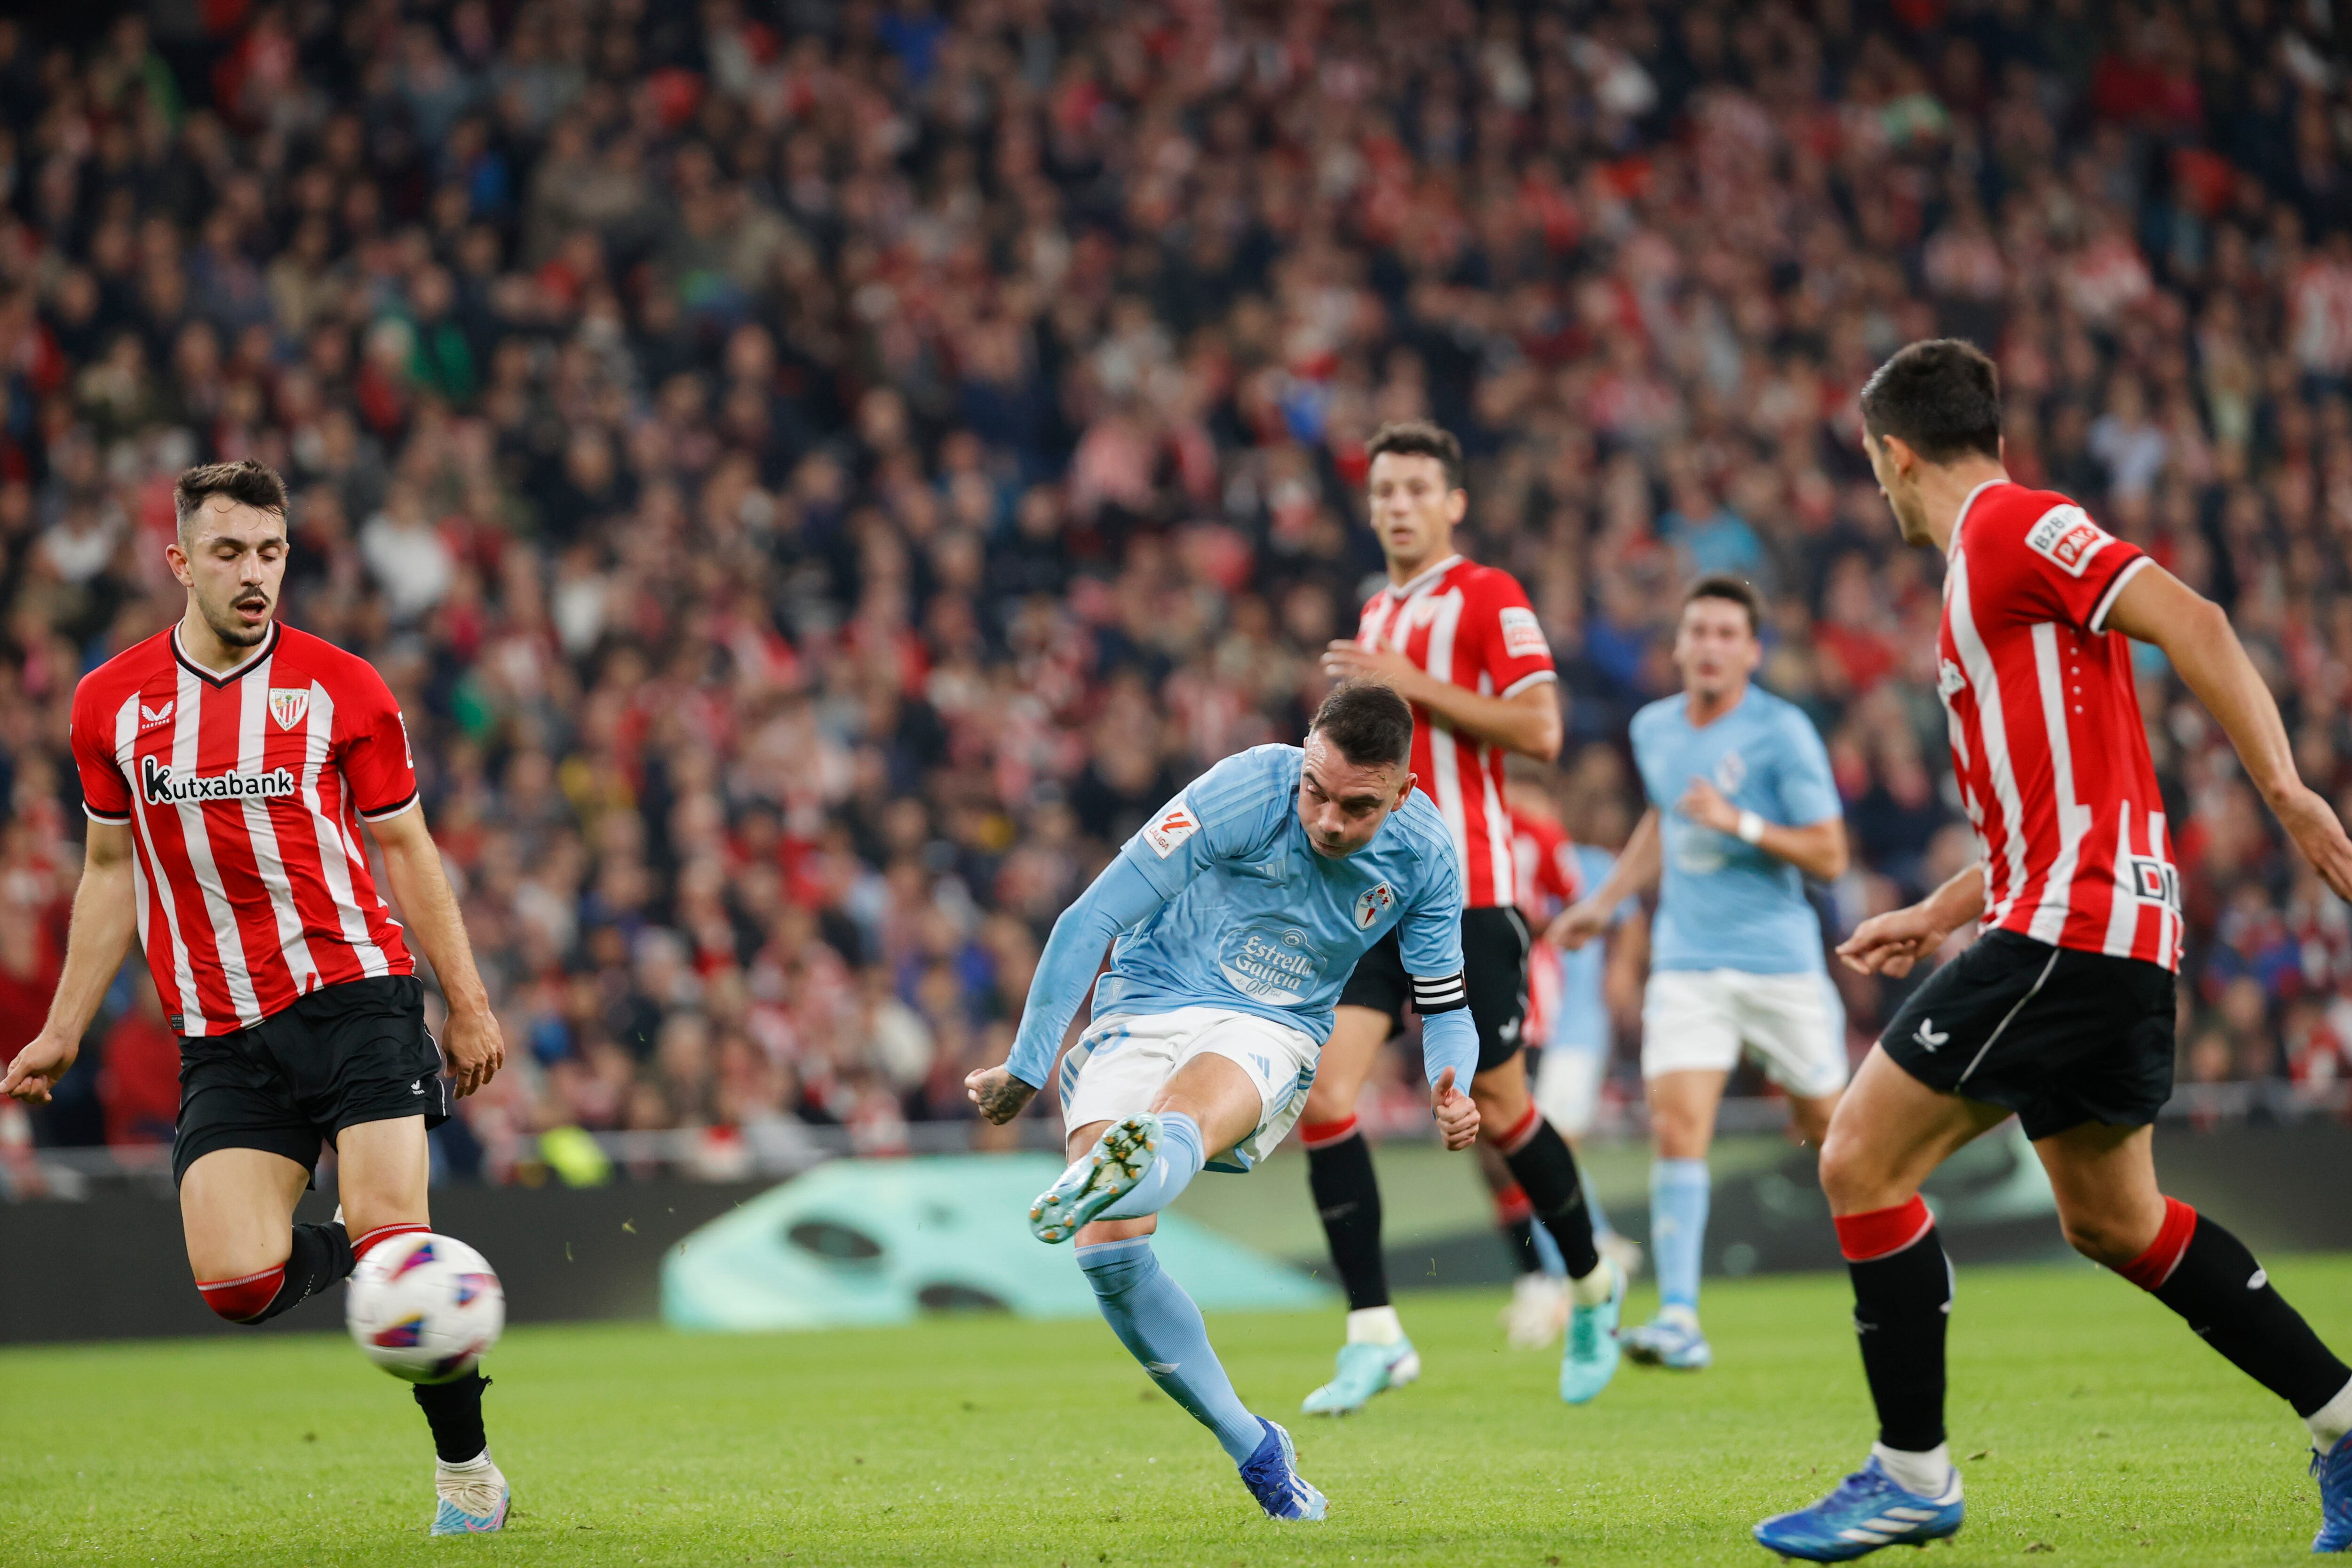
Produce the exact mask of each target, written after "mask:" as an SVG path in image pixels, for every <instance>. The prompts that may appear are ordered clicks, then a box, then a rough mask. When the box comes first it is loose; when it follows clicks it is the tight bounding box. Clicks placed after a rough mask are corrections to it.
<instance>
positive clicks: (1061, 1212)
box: [1029, 1110, 1160, 1242]
mask: <svg viewBox="0 0 2352 1568" xmlns="http://www.w3.org/2000/svg"><path fill="white" fill-rule="evenodd" d="M1159 1157H1160V1118H1158V1117H1157V1116H1154V1115H1153V1114H1152V1113H1151V1112H1150V1111H1148V1110H1147V1111H1145V1112H1143V1113H1142V1114H1141V1115H1139V1116H1130V1117H1128V1118H1127V1119H1126V1120H1125V1121H1114V1122H1112V1123H1111V1124H1110V1125H1109V1126H1108V1127H1107V1128H1105V1129H1103V1135H1102V1136H1101V1137H1099V1138H1097V1139H1096V1140H1095V1146H1094V1147H1093V1148H1091V1149H1089V1150H1087V1152H1085V1153H1083V1154H1081V1155H1079V1156H1078V1157H1077V1158H1076V1159H1075V1160H1073V1161H1071V1162H1070V1168H1069V1169H1068V1170H1066V1171H1064V1172H1063V1173H1062V1175H1061V1179H1060V1180H1059V1181H1056V1182H1055V1184H1053V1185H1052V1186H1050V1187H1047V1188H1046V1189H1045V1191H1044V1192H1042V1193H1040V1194H1037V1201H1036V1202H1035V1203H1034V1204H1031V1205H1029V1232H1030V1234H1031V1235H1033V1236H1034V1237H1036V1238H1037V1239H1038V1240H1040V1241H1044V1242H1062V1241H1067V1240H1069V1239H1070V1237H1074V1236H1076V1235H1077V1234H1078V1232H1079V1231H1080V1230H1081V1229H1082V1228H1084V1227H1085V1226H1086V1225H1087V1222H1088V1221H1089V1220H1091V1219H1093V1218H1094V1217H1095V1215H1098V1214H1100V1213H1102V1211H1103V1210H1105V1209H1107V1208H1108V1207H1110V1205H1113V1204H1115V1203H1117V1202H1118V1200H1119V1199H1120V1198H1121V1197H1123V1196H1125V1195H1126V1194H1128V1193H1129V1191H1131V1190H1132V1189H1133V1188H1134V1186H1135V1184H1136V1183H1138V1182H1139V1181H1141V1180H1143V1176H1144V1173H1145V1172H1147V1171H1149V1170H1150V1169H1151V1163H1152V1162H1153V1161H1154V1160H1156V1159H1158V1158H1159Z"/></svg>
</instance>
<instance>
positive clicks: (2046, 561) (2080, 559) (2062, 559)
mask: <svg viewBox="0 0 2352 1568" xmlns="http://www.w3.org/2000/svg"><path fill="white" fill-rule="evenodd" d="M1999 559H2000V563H2001V564H2002V566H2003V567H2004V568H2005V569H2006V570H2005V572H2004V575H2006V576H2008V577H2009V578H2010V581H2009V584H2007V585H2008V586H2009V588H2010V589H2011V595H2009V597H2010V598H2011V602H2013V603H2015V604H2017V605H2019V606H2020V610H2021V614H2022V615H2023V616H2025V617H2026V618H2028V619H2030V620H2036V621H2050V620H2055V621H2063V622H2065V623H2066V624H2067V625H2069V626H2080V627H2081V628H2082V629H2083V630H2084V631H2086V632H2092V633H2098V632H2104V631H2105V630H2106V629H2107V613H2108V612H2109V611H2110V610H2112V609H2114V608H2115V603H2116V595H2118V594H2120V593H2122V592H2123V588H2124V584H2126V583H2127V582H2129V581H2130V580H2131V579H2132V577H2133V575H2134V574H2137V572H2138V571H2139V570H2140V568H2142V567H2143V566H2145V565H2147V559H2148V558H2147V553H2146V552H2144V551H2142V550H2141V549H2140V548H2139V546H2138V545H2137V544H2133V543H2130V542H2127V541H2125V540H2121V539H2117V538H2116V536H2115V535H2114V534H2112V533H2109V532H2108V531H2106V530H2105V529H2104V528H2101V527H2100V526H2099V525H2098V524H2097V523H2095V522H2094V521H2091V516H2090V514H2089V513H2088V512H2086V511H2084V510H2083V509H2082V508H2081V507H2079V506H2076V505H2074V503H2073V502H2071V501H2069V502H2065V503H2063V504H2061V505H2058V506H2053V507H2052V508H2051V509H2050V510H2047V511H2045V512H2043V513H2042V515H2041V516H2040V517H2039V518H2037V519H2035V520H2034V521H2033V522H2032V524H2030V525H2029V526H2028V527H2027V528H2026V530H2025V533H2024V536H2023V538H2022V539H2017V540H2013V541H2011V542H2003V543H2002V545H2001V546H2000V549H1999ZM1969 562H1970V564H1971V565H1974V564H1975V562H1976V556H1975V553H1974V552H1971V554H1970V557H1969Z"/></svg>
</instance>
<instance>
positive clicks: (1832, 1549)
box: [1756, 1455, 1961, 1563]
mask: <svg viewBox="0 0 2352 1568" xmlns="http://www.w3.org/2000/svg"><path fill="white" fill-rule="evenodd" d="M1960 1511H1961V1510H1960V1472H1959V1471H1958V1470H1954V1471H1953V1472H1952V1482H1951V1485H1950V1487H1949V1488H1948V1489H1946V1491H1945V1494H1944V1495H1943V1496H1942V1497H1939V1498H1929V1497H1921V1496H1919V1495H1918V1494H1917V1493H1916V1492H1907V1491H1905V1490H1904V1489H1902V1488H1901V1487H1899V1486H1896V1485H1895V1479H1894V1478H1893V1477H1891V1476H1889V1475H1888V1474H1887V1473H1886V1470H1885V1467H1884V1466H1882V1465H1881V1464H1879V1462H1878V1458H1877V1456H1875V1455H1873V1456H1872V1457H1871V1460H1870V1462H1869V1463H1868V1464H1866V1465H1864V1466H1863V1467H1862V1468H1860V1469H1859V1470H1856V1471H1855V1472H1854V1473H1853V1474H1852V1475H1850V1476H1848V1477H1846V1479H1843V1480H1842V1481H1840V1482H1839V1483H1838V1487H1837V1490H1835V1491H1833V1492H1832V1493H1830V1495H1829V1496H1827V1497H1825V1498H1823V1499H1822V1500H1821V1501H1819V1502H1817V1503H1815V1504H1814V1505H1813V1506H1812V1507H1811V1508H1808V1509H1800V1510H1798V1511H1796V1512H1795V1513H1783V1514H1776V1515H1775V1516H1773V1517H1772V1518H1770V1519H1768V1520H1766V1521H1764V1522H1763V1523H1761V1524H1759V1525H1758V1526H1757V1527H1756V1539H1757V1541H1758V1542H1759V1543H1760V1544H1762V1545H1764V1546H1766V1547H1769V1549H1770V1550H1772V1551H1774V1552H1779V1553H1780V1555H1781V1556H1783V1557H1800V1558H1802V1559H1803V1560H1804V1561H1806V1562H1808V1563H1850V1562H1852V1561H1853V1559H1854V1558H1857V1557H1864V1556H1867V1555H1869V1554H1870V1553H1871V1552H1875V1551H1877V1550H1878V1549H1879V1548H1880V1547H1882V1546H1894V1545H1896V1544H1898V1543H1899V1544H1901V1545H1905V1546H1925V1545H1927V1542H1931V1541H1940V1540H1942V1539H1943V1538H1944V1537H1946V1536H1948V1535H1958V1533H1959V1532H1960Z"/></svg>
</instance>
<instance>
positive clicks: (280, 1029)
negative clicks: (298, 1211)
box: [172, 974, 449, 1184]
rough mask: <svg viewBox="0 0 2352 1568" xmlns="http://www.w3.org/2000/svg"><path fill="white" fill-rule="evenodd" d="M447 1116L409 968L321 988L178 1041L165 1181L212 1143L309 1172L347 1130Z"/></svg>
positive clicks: (428, 1123) (419, 988)
mask: <svg viewBox="0 0 2352 1568" xmlns="http://www.w3.org/2000/svg"><path fill="white" fill-rule="evenodd" d="M402 1116H422V1117H424V1118H425V1128H426V1130H427V1131H430V1130H431V1129H433V1128H436V1127H438V1126H440V1125H441V1123H443V1122H444V1121H447V1120H449V1085H448V1082H447V1080H446V1079H444V1078H442V1076H441V1050H440V1047H437V1046H436V1045H435V1044H434V1043H433V1037H432V1035H431V1034H430V1033H428V1032H427V1031H426V1029H425V985H424V983H423V982H422V981H420V980H418V979H417V978H416V976H415V975H414V974H385V975H375V976H372V977H370V978H368V979H365V980H350V981H345V982H344V983H343V984H340V985H328V986H322V987H321V988H320V989H319V990H316V991H313V992H311V993H310V994H309V995H308V996H304V997H301V998H299V1000H297V1001H296V1002H295V1003H294V1005H291V1006H289V1007H287V1008H285V1009H284V1010H282V1011H280V1012H277V1013H272V1014H271V1015H270V1016H268V1017H267V1018H264V1019H263V1020H261V1022H260V1023H258V1024H256V1025H255V1026H253V1027H251V1028H249V1029H239V1030H237V1031H236V1033H235V1034H231V1035H207V1036H202V1037H187V1036H183V1037H181V1039H180V1124H179V1131H178V1133H177V1135H176V1136H175V1137H173V1140H172V1180H173V1183H175V1184H176V1183H177V1182H178V1181H179V1180H180V1179H181V1178H182V1177H183V1176H184V1175H186V1174H187V1173H188V1167H189V1166H190V1165H193V1164H194V1163H196V1162H197V1161H198V1160H200V1159H202V1158H203V1157H204V1156H205V1155H206V1154H209V1153H211V1152H213V1151H214V1150H215V1149H262V1150H267V1151H268V1152H270V1153H272V1154H283V1155H285V1156H286V1157H287V1158H288V1159H289V1160H291V1161H293V1162H294V1163H296V1164H298V1165H300V1166H301V1167H302V1168H303V1169H305V1170H309V1169H310V1168H311V1167H312V1166H315V1165H316V1164H318V1163H319V1146H320V1144H321V1143H322V1142H330V1143H331V1142H334V1139H335V1135H336V1134H337V1133H339V1132H341V1131H342V1130H343V1129H344V1128H346V1127H352V1126H355V1125H357V1124H358V1123H360V1122H362V1121H392V1120H393V1119H394V1118H396V1117H402Z"/></svg>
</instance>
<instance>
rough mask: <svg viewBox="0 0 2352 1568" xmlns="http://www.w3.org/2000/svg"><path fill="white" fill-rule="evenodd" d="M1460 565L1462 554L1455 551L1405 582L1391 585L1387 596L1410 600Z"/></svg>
mask: <svg viewBox="0 0 2352 1568" xmlns="http://www.w3.org/2000/svg"><path fill="white" fill-rule="evenodd" d="M1460 564H1462V553H1461V552H1460V551H1456V552H1454V553H1453V554H1451V555H1449V556H1447V557H1446V558H1445V559H1444V560H1443V561H1440V562H1439V563H1436V564H1435V565H1433V566H1424V567H1423V568H1422V569H1421V570H1420V572H1418V573H1417V574H1414V575H1413V576H1412V577H1411V578H1409V579H1407V580H1406V581H1404V582H1402V583H1396V584H1391V585H1390V587H1389V596H1390V597H1391V598H1393V599H1410V598H1412V596H1413V595H1415V594H1419V593H1422V592H1424V591H1425V590H1427V589H1428V588H1430V587H1431V586H1432V585H1433V584H1435V583H1436V581H1437V580H1438V579H1439V578H1440V577H1443V576H1444V575H1445V574H1447V573H1448V572H1451V571H1452V570H1454V568H1455V567H1456V566H1459V565H1460Z"/></svg>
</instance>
